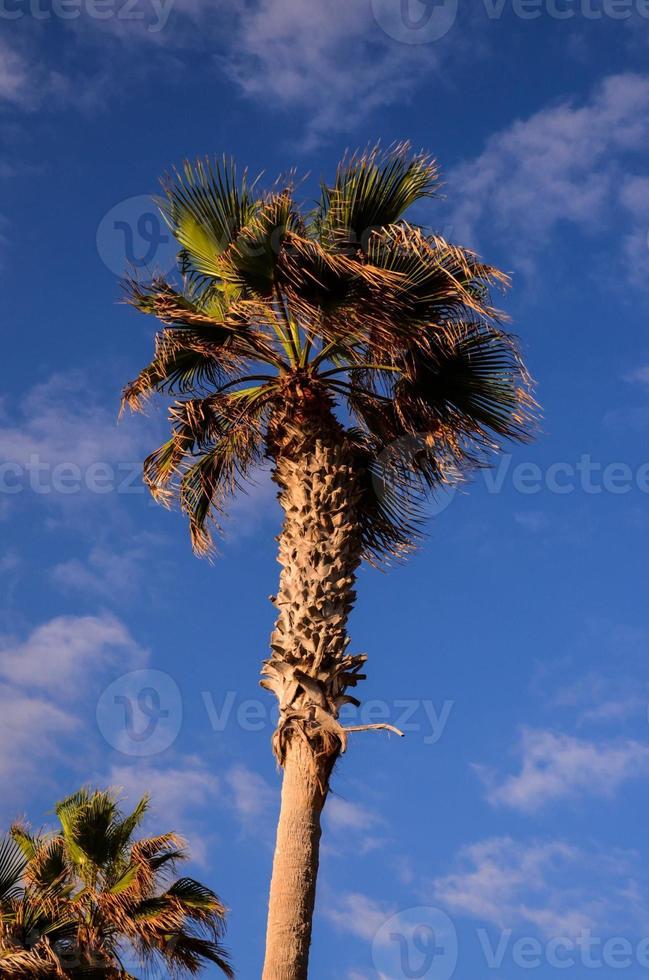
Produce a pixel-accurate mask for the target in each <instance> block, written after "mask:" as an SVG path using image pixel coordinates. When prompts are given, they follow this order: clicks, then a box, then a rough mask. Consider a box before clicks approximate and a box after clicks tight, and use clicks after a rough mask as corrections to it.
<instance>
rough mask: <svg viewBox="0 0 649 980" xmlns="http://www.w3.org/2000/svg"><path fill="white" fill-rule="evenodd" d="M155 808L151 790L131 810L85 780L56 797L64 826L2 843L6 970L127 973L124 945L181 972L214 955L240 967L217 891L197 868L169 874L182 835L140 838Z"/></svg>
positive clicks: (71, 976)
mask: <svg viewBox="0 0 649 980" xmlns="http://www.w3.org/2000/svg"><path fill="white" fill-rule="evenodd" d="M147 808H148V797H146V796H145V797H143V798H142V799H141V800H140V801H139V803H138V804H137V806H136V807H135V809H134V810H133V811H132V812H131V813H127V814H124V813H122V811H121V810H120V806H119V802H118V799H117V796H116V795H115V794H114V793H113V792H112V791H104V790H95V789H91V788H88V787H84V788H82V789H81V790H79V791H78V792H77V793H74V794H72V795H71V796H68V797H66V798H65V799H64V800H61V801H60V802H59V803H58V804H57V806H56V807H55V812H56V814H57V816H58V819H59V822H60V832H59V833H50V834H46V835H38V836H33V835H32V834H30V833H29V831H28V830H27V829H26V828H25V827H22V826H20V825H15V826H14V827H13V828H12V837H10V838H7V839H6V840H5V841H4V843H2V844H0V886H1V887H2V890H1V891H0V975H1V976H3V977H5V976H6V977H9V978H11V977H16V978H19V977H20V978H22V977H27V976H30V977H31V976H33V977H47V978H48V980H54V978H68V980H89V978H92V980H100V978H103V980H112V978H115V980H117V978H121V980H125V978H127V977H129V976H130V974H128V973H126V972H125V971H124V970H123V969H122V966H121V959H120V957H121V955H122V953H123V951H124V949H130V950H131V951H135V952H136V953H137V954H138V956H139V958H140V960H141V962H142V965H143V967H145V968H146V966H147V964H149V963H152V962H159V963H161V964H164V965H166V966H167V967H168V968H169V970H170V971H171V975H173V976H178V977H182V976H187V975H192V974H195V973H197V972H199V971H200V970H202V969H203V968H204V966H205V964H206V963H216V964H217V965H219V966H221V969H222V970H223V972H225V973H226V975H227V976H232V975H233V974H232V969H231V966H230V964H229V961H228V957H227V954H226V953H225V951H224V950H223V948H222V946H221V944H220V940H221V939H222V936H223V933H224V930H225V907H224V906H223V904H222V902H221V901H220V899H219V898H218V896H217V895H216V894H215V893H214V892H213V891H212V890H211V889H209V888H208V887H207V886H206V885H203V884H201V883H200V882H198V881H195V880H194V879H192V878H187V877H183V878H179V879H177V880H176V881H171V882H169V876H170V874H171V872H173V870H174V867H175V865H176V863H177V862H179V861H182V860H184V859H186V857H187V853H186V851H185V850H184V847H183V841H182V840H181V839H180V838H179V837H178V836H177V835H176V834H174V833H167V834H160V835H158V836H156V837H149V838H143V839H141V840H134V839H133V835H134V833H135V832H136V831H137V829H138V827H140V826H141V823H142V820H143V818H144V816H145V814H146V812H147ZM177 937H178V938H179V939H180V942H181V947H180V948H181V951H180V952H179V953H175V952H174V948H175V941H176V938H177ZM172 940H173V941H172ZM183 944H185V945H184V946H183ZM183 949H184V950H185V952H183V951H182V950H183Z"/></svg>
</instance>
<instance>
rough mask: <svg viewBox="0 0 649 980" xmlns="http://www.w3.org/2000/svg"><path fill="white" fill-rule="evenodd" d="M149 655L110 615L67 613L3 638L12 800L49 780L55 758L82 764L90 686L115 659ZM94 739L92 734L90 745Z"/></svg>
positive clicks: (2, 768) (6, 767) (0, 729)
mask: <svg viewBox="0 0 649 980" xmlns="http://www.w3.org/2000/svg"><path fill="white" fill-rule="evenodd" d="M146 656H147V655H146V653H145V651H143V650H142V649H141V648H140V647H139V646H138V645H137V643H136V642H135V641H134V639H133V638H132V636H131V635H130V633H129V632H128V630H127V629H126V627H125V626H124V625H123V624H122V623H121V622H119V620H117V619H115V617H113V616H110V615H102V616H61V617H58V618H56V619H52V620H50V621H49V622H46V623H43V624H42V625H40V626H38V627H36V628H35V629H34V630H32V632H31V633H30V634H29V635H28V636H27V637H26V638H25V639H18V638H16V637H7V636H4V637H2V638H0V747H1V748H0V778H1V779H2V781H3V783H4V785H9V784H11V786H12V793H11V801H9V800H7V803H9V802H11V805H12V806H16V804H17V803H18V802H19V801H22V800H23V799H24V798H25V796H26V794H29V795H30V796H31V797H33V795H34V793H35V792H37V791H38V789H39V788H41V787H43V786H45V785H49V784H50V782H51V781H52V780H53V775H54V768H53V765H54V762H59V763H60V764H61V765H63V766H64V767H65V768H67V769H74V770H78V769H79V766H80V764H82V762H83V757H82V756H81V755H80V753H79V737H80V732H81V731H82V729H83V725H84V723H87V720H88V719H87V718H86V717H85V712H84V705H85V702H86V699H87V697H88V691H89V690H90V689H91V687H92V685H93V684H94V683H95V682H97V681H99V680H100V678H101V677H102V675H103V674H105V672H106V670H107V669H108V668H110V666H111V665H112V664H115V663H119V664H120V665H136V664H142V663H144V662H145V661H146ZM90 703H93V702H92V698H90ZM90 742H91V740H90V739H88V737H87V735H86V739H85V745H86V746H87V747H88V746H89V745H90ZM86 775H87V773H82V774H81V775H80V778H81V779H83V778H85V776H86ZM15 815H16V814H15V813H13V814H9V817H11V816H15Z"/></svg>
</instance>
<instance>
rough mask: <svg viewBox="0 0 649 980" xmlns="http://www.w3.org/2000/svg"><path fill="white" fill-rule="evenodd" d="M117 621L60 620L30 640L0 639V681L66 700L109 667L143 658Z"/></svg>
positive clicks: (105, 617) (41, 628) (35, 632)
mask: <svg viewBox="0 0 649 980" xmlns="http://www.w3.org/2000/svg"><path fill="white" fill-rule="evenodd" d="M144 657H145V655H144V654H143V651H142V650H141V649H140V648H139V647H138V645H137V644H136V643H135V641H134V640H133V638H132V636H131V634H130V633H129V631H128V630H127V628H126V627H125V626H124V625H123V623H121V622H120V621H119V620H118V619H116V618H115V617H114V616H111V615H109V614H104V615H101V616H59V617H57V618H56V619H52V620H50V621H49V622H47V623H44V624H43V625H42V626H38V627H37V628H36V629H34V630H33V631H32V632H31V633H30V635H29V636H28V637H27V639H25V640H22V641H21V640H17V639H15V638H12V637H6V636H5V637H1V638H0V676H1V677H3V678H4V679H5V680H6V681H9V682H10V683H12V684H17V685H21V686H24V687H27V688H29V689H30V690H31V689H34V688H36V689H38V690H43V691H46V692H47V693H48V694H51V695H56V696H62V697H63V699H64V700H65V699H66V695H67V697H69V696H70V694H71V693H72V692H73V691H74V692H75V693H79V691H80V689H81V688H82V686H83V685H84V683H85V682H87V680H88V679H89V678H90V677H92V676H93V674H95V673H96V672H97V671H98V670H102V669H105V668H106V667H107V666H110V664H113V663H116V662H120V663H124V662H136V661H138V660H141V659H144Z"/></svg>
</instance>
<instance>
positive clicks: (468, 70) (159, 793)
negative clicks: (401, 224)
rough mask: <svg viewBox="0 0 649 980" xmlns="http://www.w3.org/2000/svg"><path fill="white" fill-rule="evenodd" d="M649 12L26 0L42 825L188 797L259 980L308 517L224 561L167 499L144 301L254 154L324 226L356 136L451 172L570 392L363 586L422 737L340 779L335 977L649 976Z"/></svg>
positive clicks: (17, 174) (27, 797) (22, 653)
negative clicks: (168, 173)
mask: <svg viewBox="0 0 649 980" xmlns="http://www.w3.org/2000/svg"><path fill="white" fill-rule="evenodd" d="M648 14H649V10H647V7H646V4H643V3H642V2H641V0H633V2H626V0H607V2H606V3H603V2H597V0H575V2H570V0H557V2H556V3H554V4H553V3H552V2H550V0H541V2H535V0H527V2H523V3H521V2H517V3H513V2H512V0H505V2H502V0H498V2H496V0H479V2H476V3H472V4H469V3H468V2H462V0H461V2H460V4H459V7H458V5H457V4H453V3H452V0H446V2H445V3H443V2H442V3H437V4H430V5H427V6H424V5H423V4H421V3H420V0H410V6H408V4H407V3H406V4H405V6H402V5H401V4H400V2H399V0H371V2H370V0H328V2H322V3H320V4H318V5H312V4H307V3H304V2H299V0H261V2H259V0H251V2H249V3H246V4H241V5H239V4H234V3H232V2H231V0H217V2H214V0H213V2H211V3H207V2H205V0H167V2H166V3H163V2H162V0H161V2H159V3H158V2H156V3H154V2H152V0H137V2H136V3H135V4H133V3H131V2H129V3H128V4H126V3H125V2H124V0H95V2H94V3H93V2H92V0H63V2H61V0H57V2H56V3H55V4H54V5H53V6H48V5H47V4H46V3H45V2H44V0H42V2H41V0H3V4H2V8H1V12H0V111H1V112H2V127H1V130H0V132H1V140H2V151H1V156H0V182H1V186H2V197H1V199H0V238H1V242H0V265H1V270H0V274H1V275H2V278H3V280H4V282H3V305H4V314H3V323H4V333H5V337H6V341H5V344H4V348H3V366H4V370H3V382H2V394H1V396H0V485H1V491H0V532H1V535H2V543H1V545H0V579H1V582H2V607H1V608H2V627H1V631H0V632H1V636H0V653H1V656H0V731H1V744H0V769H1V770H2V785H3V787H4V792H3V794H2V803H1V804H0V806H1V808H2V819H3V823H4V824H6V823H7V822H8V821H9V820H10V819H11V818H13V817H15V816H16V815H17V814H21V813H25V814H27V815H28V816H29V817H30V818H31V820H32V821H33V822H34V823H35V824H36V825H39V824H40V823H42V822H43V821H47V820H48V819H49V815H48V811H49V810H50V808H51V805H52V803H53V801H54V800H55V799H56V798H57V797H59V796H60V795H62V794H63V793H65V792H67V791H69V790H72V789H74V788H76V787H77V786H78V785H79V784H80V783H82V782H84V781H94V782H97V783H101V784H111V785H117V786H120V787H122V788H123V791H124V794H125V795H126V796H127V797H128V798H129V800H131V801H132V800H133V799H134V798H135V796H136V795H137V793H138V792H141V791H144V790H145V789H149V790H151V791H152V793H153V797H154V814H153V817H152V826H155V827H158V828H160V829H167V828H173V829H176V830H180V831H182V832H183V833H185V835H186V836H187V837H188V839H189V840H190V842H191V844H192V848H193V852H194V855H195V865H194V867H195V871H196V873H197V874H199V875H200V876H202V877H203V878H204V879H205V880H206V881H207V882H208V883H210V884H212V885H213V886H214V887H215V888H216V890H217V891H219V893H220V894H221V895H222V896H223V898H224V899H225V901H226V902H227V904H228V905H229V907H230V908H231V916H230V928H229V944H230V946H231V949H232V951H233V956H234V959H235V963H236V965H237V967H238V969H239V975H240V976H241V977H242V978H246V980H247V978H253V977H255V976H258V975H259V972H260V964H261V959H262V955H263V933H264V919H265V904H266V896H267V887H268V879H269V874H270V864H271V858H272V843H273V830H274V824H275V817H276V808H277V798H278V789H279V776H278V773H277V772H276V769H275V766H274V762H273V760H272V757H271V754H270V750H269V740H270V735H271V732H272V714H271V712H272V701H271V699H270V697H267V696H266V694H265V693H264V692H261V691H260V690H259V688H258V686H257V684H258V671H259V665H260V662H261V660H262V658H263V657H264V655H265V652H266V649H267V638H268V634H269V630H270V628H271V625H272V619H273V615H272V612H273V609H272V606H271V605H270V603H269V602H268V601H267V598H266V597H267V596H268V595H270V594H271V593H273V592H274V591H275V585H276V578H277V572H278V566H277V564H276V561H275V554H274V545H275V542H274V535H275V534H276V533H277V530H278V527H279V514H278V510H277V505H276V502H275V500H274V494H273V491H272V489H271V487H270V485H269V482H268V478H267V475H265V474H260V478H259V481H258V484H257V486H256V487H255V488H254V489H253V490H252V491H251V493H250V494H249V495H248V496H247V497H244V498H242V499H241V500H239V501H238V502H237V503H236V504H235V505H234V506H233V508H232V516H231V521H230V522H229V525H228V535H227V539H226V541H225V542H224V544H223V545H222V548H221V556H220V557H219V559H218V560H217V562H216V563H215V564H214V565H210V564H209V563H207V562H204V561H199V560H198V559H196V558H194V557H193V556H192V554H191V552H190V548H189V544H188V539H187V533H186V528H185V526H184V524H183V521H182V519H181V518H180V517H179V515H177V514H175V513H172V514H169V513H168V512H166V511H164V510H161V509H159V508H157V507H155V506H154V505H152V504H151V502H150V501H149V500H148V498H147V496H146V494H145V493H144V490H143V488H142V486H141V484H140V483H139V479H138V477H137V472H138V464H139V461H140V460H141V458H142V456H143V455H144V454H145V453H146V452H147V451H149V450H150V449H152V448H154V447H155V446H156V445H157V444H158V442H157V441H156V440H158V438H159V436H160V435H161V433H162V432H163V431H164V410H163V409H162V407H160V410H157V409H155V408H154V407H153V406H152V408H151V411H150V412H149V414H148V416H147V417H145V418H126V419H123V420H122V421H121V423H120V424H119V425H118V424H117V421H116V415H117V407H118V399H119V391H120V388H121V385H122V384H123V383H124V382H125V381H126V380H128V379H130V378H132V377H133V376H134V375H135V374H136V373H137V371H138V369H139V368H140V367H141V365H142V364H143V363H144V361H145V358H146V357H147V355H148V353H149V352H150V349H151V325H150V324H149V323H146V322H144V321H143V320H141V319H138V317H137V316H136V315H135V314H134V313H133V312H132V311H130V310H129V309H127V308H125V307H124V306H121V305H118V303H117V300H118V298H119V288H118V279H117V274H116V273H118V272H119V271H120V270H121V269H123V268H124V267H125V265H126V263H127V260H128V259H129V258H132V257H135V258H136V259H137V258H138V257H140V258H141V257H142V256H144V255H145V254H146V253H147V252H149V253H150V254H149V260H150V262H151V265H152V266H154V267H159V268H163V267H164V266H165V264H167V263H168V261H169V246H168V243H165V242H164V241H163V242H160V241H159V240H158V235H157V226H156V225H155V223H152V219H151V218H150V217H147V215H148V213H149V210H150V209H149V207H148V205H147V203H146V196H147V195H149V194H151V193H152V192H155V190H156V187H157V178H158V176H159V175H160V174H161V173H162V172H163V171H165V170H166V169H167V168H169V167H170V166H171V165H173V164H177V163H180V162H182V160H183V159H184V158H185V157H194V156H196V155H197V154H205V153H208V154H213V153H214V154H222V153H223V152H226V153H231V154H233V155H234V156H235V157H236V158H237V159H238V160H239V161H240V162H241V164H242V165H247V166H248V167H249V168H250V170H251V171H252V172H258V171H260V170H265V171H266V172H267V173H268V175H269V180H270V179H273V178H274V176H275V175H276V174H277V173H279V172H282V171H286V170H287V169H288V168H289V167H291V166H293V165H295V166H296V167H297V169H298V171H299V172H300V173H304V174H307V175H309V176H307V177H306V178H305V180H304V183H303V184H302V185H301V192H302V193H303V197H304V200H305V201H309V200H310V199H312V198H313V196H314V194H315V188H316V184H317V179H318V178H319V177H320V175H324V176H326V175H330V174H331V173H332V170H333V168H334V166H335V162H336V160H337V159H338V157H339V156H340V155H341V153H342V151H343V150H344V148H345V147H347V146H357V145H364V144H366V143H367V142H369V141H372V142H373V141H374V140H376V139H377V138H380V139H381V140H382V141H384V142H385V143H390V142H391V141H392V140H395V139H402V138H409V139H411V140H412V142H413V144H414V145H415V146H417V147H419V146H423V147H425V148H427V149H429V150H430V151H431V152H433V153H434V154H435V155H436V156H437V157H438V159H439V162H440V164H441V166H442V168H443V172H444V175H445V187H444V198H443V199H440V200H438V201H433V202H429V203H427V204H426V205H425V206H423V207H420V208H419V209H418V211H417V212H416V214H415V215H414V217H415V218H416V219H417V220H419V221H422V222H425V223H427V224H429V225H430V226H431V227H432V228H434V229H435V230H438V231H442V232H444V233H445V234H446V235H447V236H448V237H450V238H455V239H457V240H459V241H461V242H462V243H463V244H469V245H474V246H475V247H477V248H478V249H479V250H480V251H481V252H482V254H484V255H485V256H486V257H487V258H488V259H489V260H490V261H492V262H495V263H496V264H500V265H501V267H503V268H505V269H507V270H508V271H511V272H512V274H513V279H514V286H513V289H512V291H511V292H510V293H509V294H508V295H507V297H506V298H505V299H504V300H503V302H504V305H505V306H506V309H507V311H508V312H509V314H510V315H511V317H512V318H513V321H514V329H515V330H516V332H517V333H518V334H519V335H520V337H521V339H522V344H523V348H524V351H525V354H526V357H527V359H528V363H529V365H530V368H531V370H532V372H533V374H534V376H535V377H536V378H537V379H538V397H539V399H540V401H541V403H542V405H543V409H544V423H543V431H542V433H541V434H540V436H539V438H538V440H537V441H536V442H535V443H534V444H533V445H531V446H527V447H514V448H513V449H512V450H511V453H508V454H507V455H506V456H505V457H503V460H502V463H501V465H500V466H499V467H498V468H497V469H496V470H495V471H494V472H492V473H491V474H483V475H481V476H480V477H479V478H477V479H476V480H475V481H474V483H473V484H472V485H471V486H469V487H466V488H464V490H463V491H462V492H461V493H457V494H456V495H455V496H454V497H452V498H448V499H445V500H443V501H440V502H439V504H438V507H437V511H438V513H437V514H436V516H435V518H434V520H433V521H432V523H431V527H430V537H429V540H428V541H427V543H426V545H425V547H424V548H423V549H422V551H421V553H420V554H418V555H417V556H416V557H415V558H413V560H411V561H410V562H409V564H408V565H407V566H405V567H403V568H399V569H396V570H394V571H392V572H390V574H388V575H385V574H381V573H378V572H374V571H371V570H368V569H365V570H363V572H362V574H361V576H360V588H359V602H358V607H357V609H356V611H355V612H354V615H353V619H352V624H351V626H352V637H353V646H352V649H353V650H356V651H359V652H361V651H365V652H367V653H368V654H369V665H368V669H369V678H368V681H367V682H366V684H365V685H364V690H363V691H362V695H363V697H364V699H365V707H364V709H363V710H364V712H365V714H364V715H363V717H364V718H365V719H366V720H381V719H382V718H388V719H390V720H391V721H393V723H397V724H398V723H399V722H400V721H401V723H402V724H406V726H407V727H408V729H409V730H408V732H407V737H406V738H405V739H404V740H402V741H401V740H395V739H394V738H388V737H383V736H382V735H379V734H376V735H374V734H363V735H357V736H356V738H355V740H354V741H353V743H352V745H351V747H350V750H349V752H348V754H347V756H346V757H345V758H344V760H343V761H342V763H341V764H340V765H339V767H338V769H337V771H336V774H335V778H334V781H333V788H334V795H333V797H332V799H331V801H330V804H329V806H328V810H327V818H326V836H325V842H324V850H323V859H322V870H321V879H320V891H319V899H318V914H317V921H316V927H315V938H314V947H313V969H312V975H313V977H314V978H315V980H330V978H331V980H373V978H377V977H379V978H381V977H383V978H395V980H401V978H402V977H406V976H409V975H410V976H413V975H416V976H425V977H433V978H434V980H448V978H449V977H450V975H451V972H450V971H451V970H452V969H453V965H454V962H455V955H454V950H455V949H456V952H457V966H456V967H455V971H454V973H453V976H454V977H456V978H457V980H475V978H476V977H483V976H487V977H493V978H494V980H503V978H508V980H509V978H515V977H518V976H525V975H529V973H530V969H531V970H532V975H533V976H535V977H538V978H539V980H547V978H551V977H554V976H555V975H556V974H557V971H558V970H560V969H561V966H560V964H561V961H562V960H563V962H564V968H563V973H564V975H567V976H575V977H580V976H590V975H591V972H590V971H591V969H592V968H593V961H594V962H595V964H597V963H599V965H600V967H602V966H603V973H602V974H601V975H610V970H611V969H617V970H619V971H620V972H619V974H618V975H620V976H622V977H625V978H626V977H628V980H640V977H642V976H644V975H646V971H647V968H648V966H649V961H648V956H647V951H648V947H649V944H648V943H646V942H645V943H644V945H643V940H644V939H646V937H647V936H649V868H648V856H647V846H646V818H645V814H646V810H647V802H648V793H647V777H648V775H649V722H648V720H647V704H648V700H649V699H648V688H649V681H648V677H647V667H646V659H647V652H648V649H649V618H648V615H647V600H646V589H647V578H646V555H647V544H648V540H649V510H648V504H649V448H648V446H647V433H648V432H649V341H648V340H647V335H646V323H647V299H648V293H647V283H648V279H647V276H648V273H649V246H648V244H647V234H648V231H649V150H648V147H649V70H648V67H647V54H648V51H649V19H648ZM106 215H108V218H106V217H105V216H106ZM115 696H117V697H118V699H119V700H118V701H117V702H116V701H115ZM138 698H139V700H138ZM124 699H129V700H128V703H129V704H130V705H131V707H132V709H133V712H134V714H133V716H132V718H130V722H131V724H130V726H129V717H128V716H127V714H126V711H125V701H124ZM161 711H162V712H163V713H164V714H163V715H161V714H160V712H161ZM134 733H135V734H136V735H137V733H139V734H140V736H141V737H140V738H139V739H138V738H137V737H133V735H134ZM147 733H148V734H147ZM394 916H396V918H393V917H394ZM446 917H448V918H446ZM417 930H419V931H418V932H417ZM431 930H432V932H431ZM433 932H434V933H435V937H436V949H437V948H439V949H441V950H442V952H441V953H439V952H437V953H436V952H435V949H434V950H433V954H435V955H433V956H432V957H431V955H430V950H429V948H428V945H427V941H428V939H429V938H430V937H431V935H432V934H433ZM395 934H396V935H397V936H401V937H402V940H403V941H402V942H401V941H395V940H394V939H393V938H392V937H393V936H394V935H395ZM417 942H418V945H417ZM589 944H590V945H589ZM402 946H403V950H402V949H401V947H402ZM456 947H457V948H456ZM402 951H403V952H404V956H405V959H404V960H403V961H402V960H401V959H400V956H401V952H402ZM408 956H410V960H408ZM566 961H567V962H568V967H567V968H565V962H566ZM589 962H590V965H588V964H589ZM408 964H410V966H411V967H412V969H411V970H410V972H407V970H408ZM558 964H559V965H558ZM413 970H414V972H413ZM422 970H424V971H425V972H422Z"/></svg>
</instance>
